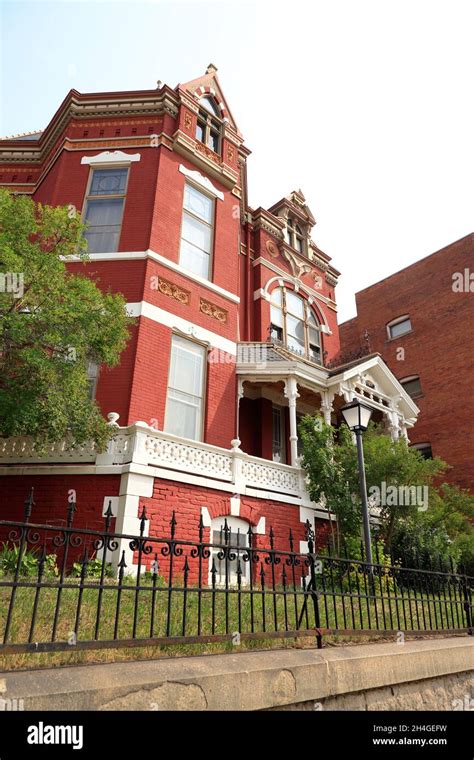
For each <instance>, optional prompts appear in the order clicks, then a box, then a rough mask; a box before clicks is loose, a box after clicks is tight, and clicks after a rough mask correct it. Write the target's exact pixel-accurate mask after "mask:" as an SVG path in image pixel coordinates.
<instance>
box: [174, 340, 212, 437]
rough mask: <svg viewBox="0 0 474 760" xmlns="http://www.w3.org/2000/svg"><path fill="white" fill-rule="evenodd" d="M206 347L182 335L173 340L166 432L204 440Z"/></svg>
mask: <svg viewBox="0 0 474 760" xmlns="http://www.w3.org/2000/svg"><path fill="white" fill-rule="evenodd" d="M205 367H206V348H205V346H202V345H200V344H199V343H195V342H194V341H192V340H188V339H187V338H182V337H181V336H180V335H173V337H172V340H171V359H170V370H169V379H168V392H167V397H166V414H165V432H167V433H172V434H173V435H179V436H181V437H182V438H191V439H192V440H195V441H200V440H202V428H203V419H204V388H205Z"/></svg>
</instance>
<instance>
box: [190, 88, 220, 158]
mask: <svg viewBox="0 0 474 760" xmlns="http://www.w3.org/2000/svg"><path fill="white" fill-rule="evenodd" d="M196 140H199V142H202V143H204V145H207V147H208V148H210V149H211V150H213V151H214V153H219V152H220V147H221V120H220V118H219V109H218V107H217V105H216V102H215V100H214V99H213V98H201V100H200V101H199V113H198V118H197V125H196Z"/></svg>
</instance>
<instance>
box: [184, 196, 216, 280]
mask: <svg viewBox="0 0 474 760" xmlns="http://www.w3.org/2000/svg"><path fill="white" fill-rule="evenodd" d="M213 237H214V199H213V198H211V197H210V196H209V195H207V194H206V193H203V192H202V191H201V190H198V189H197V188H196V187H195V186H194V185H191V184H190V183H189V182H186V184H185V186H184V201H183V221H182V227H181V249H180V254H179V263H180V264H181V265H182V266H183V267H184V268H185V269H188V270H189V271H190V272H194V274H198V275H200V276H201V277H205V278H206V279H209V276H210V268H211V251H212V244H213Z"/></svg>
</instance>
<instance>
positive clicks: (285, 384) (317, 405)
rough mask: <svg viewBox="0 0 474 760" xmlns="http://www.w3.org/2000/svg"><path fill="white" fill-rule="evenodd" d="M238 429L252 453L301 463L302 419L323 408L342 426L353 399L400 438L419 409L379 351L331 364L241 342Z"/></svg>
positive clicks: (327, 416)
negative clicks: (362, 402)
mask: <svg viewBox="0 0 474 760" xmlns="http://www.w3.org/2000/svg"><path fill="white" fill-rule="evenodd" d="M237 377H238V394H237V396H238V399H237V403H238V429H237V437H238V438H239V439H240V441H241V448H242V450H243V451H245V452H246V453H248V454H251V455H253V456H257V457H260V458H263V459H269V460H272V461H274V462H279V463H283V464H289V465H291V466H293V467H297V466H298V463H299V461H298V460H299V455H300V453H301V451H300V445H299V440H298V420H299V418H301V417H303V416H304V415H306V414H315V413H316V412H321V414H322V415H323V417H324V420H325V422H326V423H327V424H331V425H333V426H334V427H336V428H337V427H339V425H340V424H341V422H342V415H341V412H340V409H341V407H342V406H344V404H346V403H349V402H350V401H352V400H354V399H356V398H357V399H359V400H361V401H365V403H367V404H369V405H370V406H371V407H372V408H373V410H374V411H373V415H372V419H373V421H374V422H376V423H381V424H382V425H383V426H384V428H385V430H386V432H387V434H388V435H391V436H392V438H394V439H396V438H398V437H400V436H403V437H405V438H408V429H409V428H411V427H412V426H413V425H414V423H415V421H416V417H417V414H418V408H417V406H416V404H415V403H414V402H413V400H412V399H411V398H410V397H409V396H408V394H407V393H406V392H405V391H404V389H403V388H402V386H401V385H400V383H399V382H398V380H397V379H396V378H395V376H394V375H393V373H392V372H391V371H390V370H389V368H388V367H387V365H386V364H385V362H384V361H383V359H382V358H381V357H380V355H379V354H372V355H370V356H365V357H363V358H361V359H357V360H355V361H353V362H351V363H348V364H346V365H342V366H340V367H336V368H333V369H328V368H325V367H322V366H321V365H320V364H316V363H314V362H311V361H308V360H306V359H303V358H301V357H299V356H294V355H292V354H291V353H290V352H288V351H287V350H286V349H283V348H281V347H280V346H279V345H276V344H272V343H241V344H239V347H238V354H237Z"/></svg>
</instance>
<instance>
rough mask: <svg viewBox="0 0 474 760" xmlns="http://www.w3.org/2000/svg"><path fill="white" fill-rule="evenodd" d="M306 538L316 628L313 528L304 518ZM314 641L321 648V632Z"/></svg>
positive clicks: (316, 606)
mask: <svg viewBox="0 0 474 760" xmlns="http://www.w3.org/2000/svg"><path fill="white" fill-rule="evenodd" d="M306 540H307V542H308V557H309V566H310V575H311V577H310V587H311V599H312V600H313V610H314V622H315V625H316V628H320V627H321V619H320V617H319V598H318V586H317V583H316V566H315V554H314V530H313V528H312V527H311V523H310V521H309V520H306ZM316 642H317V647H318V649H322V646H323V639H322V636H321V633H318V634H317V636H316Z"/></svg>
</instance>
